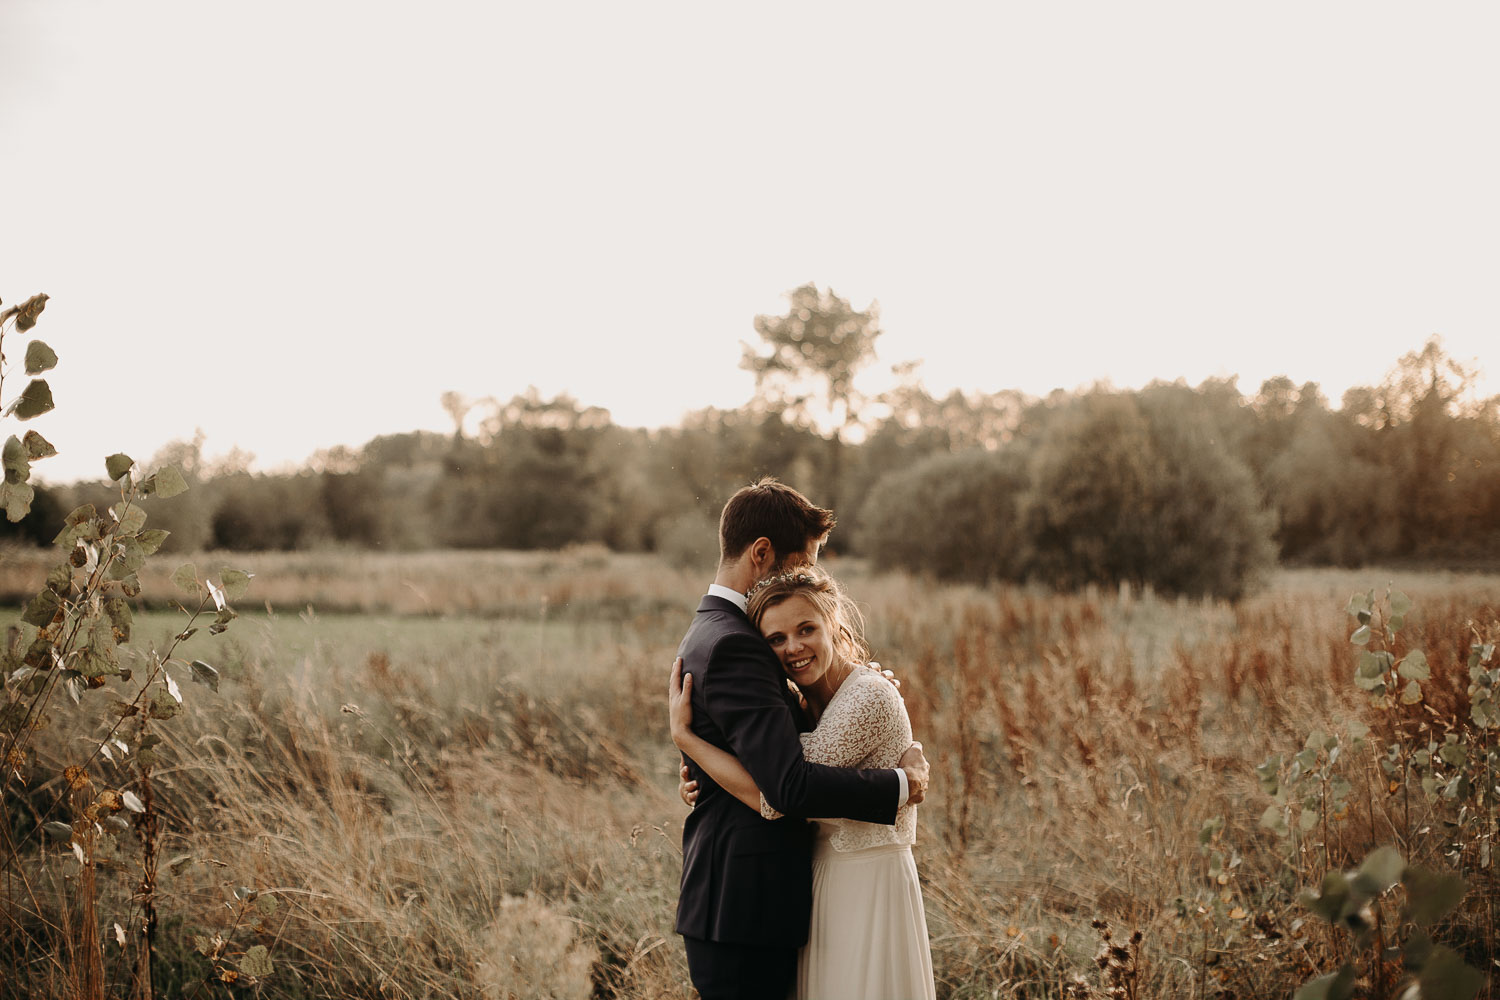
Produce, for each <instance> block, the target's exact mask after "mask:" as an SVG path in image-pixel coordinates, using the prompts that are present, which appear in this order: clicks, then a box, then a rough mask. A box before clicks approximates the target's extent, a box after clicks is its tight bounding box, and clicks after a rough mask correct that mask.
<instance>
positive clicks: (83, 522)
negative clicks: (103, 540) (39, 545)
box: [52, 503, 99, 549]
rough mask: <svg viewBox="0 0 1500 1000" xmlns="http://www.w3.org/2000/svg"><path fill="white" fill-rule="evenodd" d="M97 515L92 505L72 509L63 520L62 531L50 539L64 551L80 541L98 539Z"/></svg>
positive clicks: (87, 504)
mask: <svg viewBox="0 0 1500 1000" xmlns="http://www.w3.org/2000/svg"><path fill="white" fill-rule="evenodd" d="M98 518H99V514H98V512H97V511H95V510H94V505H93V504H91V503H86V504H84V505H83V506H81V507H74V508H73V510H72V512H71V513H69V514H68V516H67V517H66V518H64V520H63V524H64V527H63V530H61V531H59V532H58V533H57V537H56V538H54V539H52V543H53V544H54V545H60V546H62V547H63V548H65V549H71V548H72V547H73V546H74V544H75V543H77V542H78V541H79V540H80V539H82V540H83V541H93V540H94V539H96V538H98V537H99V524H98Z"/></svg>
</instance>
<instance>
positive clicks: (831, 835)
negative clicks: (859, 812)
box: [760, 666, 917, 851]
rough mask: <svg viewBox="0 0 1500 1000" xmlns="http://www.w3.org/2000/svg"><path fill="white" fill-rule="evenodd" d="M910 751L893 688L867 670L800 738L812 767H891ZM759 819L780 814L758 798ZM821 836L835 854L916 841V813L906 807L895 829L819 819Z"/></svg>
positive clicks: (850, 680) (906, 722) (842, 688)
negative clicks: (813, 765)
mask: <svg viewBox="0 0 1500 1000" xmlns="http://www.w3.org/2000/svg"><path fill="white" fill-rule="evenodd" d="M909 746H911V720H910V719H908V718H907V715H906V704H905V703H904V702H903V701H902V700H901V694H900V692H899V691H897V690H896V686H895V685H894V684H892V683H891V682H890V681H888V680H886V679H885V678H884V677H883V676H881V674H880V672H879V671H878V670H875V669H872V668H871V667H868V666H867V667H859V668H856V669H855V670H854V671H853V672H852V673H850V674H849V676H848V677H846V678H845V679H844V683H843V684H840V685H839V689H838V690H837V691H836V692H834V695H833V698H832V700H831V701H829V702H828V707H827V708H826V709H825V710H824V712H823V717H822V718H821V719H819V720H818V725H817V728H816V729H814V730H813V731H812V732H809V733H803V734H802V756H803V757H804V758H806V759H807V760H808V761H811V762H812V763H814V764H829V765H832V766H834V767H864V768H876V767H895V766H896V765H897V762H898V761H899V760H900V759H901V755H902V754H903V753H905V752H906V749H907V747H909ZM760 814H761V815H762V816H764V817H765V818H766V819H780V818H781V815H782V814H781V813H779V812H777V811H776V810H775V809H773V808H771V806H770V805H769V804H768V803H767V802H766V797H765V796H764V795H762V796H761V798H760ZM817 823H818V827H819V831H818V832H819V836H826V837H827V838H828V840H829V842H830V843H831V845H832V846H833V849H834V850H836V851H857V850H859V849H861V848H865V847H878V846H880V845H883V844H914V843H916V841H917V808H916V806H912V805H904V806H902V807H901V808H900V809H898V810H897V811H896V822H895V824H894V825H891V826H886V825H884V824H881V823H861V822H859V821H857V820H852V819H819V820H817Z"/></svg>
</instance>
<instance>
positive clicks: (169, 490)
mask: <svg viewBox="0 0 1500 1000" xmlns="http://www.w3.org/2000/svg"><path fill="white" fill-rule="evenodd" d="M155 478H156V495H157V496H159V497H161V498H162V499H163V500H169V499H171V498H172V497H175V496H177V495H178V494H180V493H186V492H187V489H188V484H187V480H186V479H184V478H182V472H181V471H180V470H178V468H177V466H175V465H164V466H162V467H161V468H160V469H157V470H156V476H155Z"/></svg>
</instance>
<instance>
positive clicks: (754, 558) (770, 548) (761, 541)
mask: <svg viewBox="0 0 1500 1000" xmlns="http://www.w3.org/2000/svg"><path fill="white" fill-rule="evenodd" d="M749 552H750V565H751V566H752V567H754V569H755V575H756V579H759V578H760V577H762V576H765V575H766V573H768V572H769V571H770V569H771V567H773V566H775V565H776V546H774V545H772V544H771V540H770V539H769V538H757V539H756V540H755V541H753V542H751V543H750V549H749Z"/></svg>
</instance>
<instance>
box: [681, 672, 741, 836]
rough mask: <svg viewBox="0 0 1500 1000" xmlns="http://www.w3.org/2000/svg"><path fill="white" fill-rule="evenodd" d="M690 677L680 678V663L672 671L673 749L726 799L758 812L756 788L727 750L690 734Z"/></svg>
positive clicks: (691, 713)
mask: <svg viewBox="0 0 1500 1000" xmlns="http://www.w3.org/2000/svg"><path fill="white" fill-rule="evenodd" d="M692 693H693V675H692V674H688V675H687V676H685V677H684V676H683V674H682V660H681V659H679V660H678V661H677V663H676V665H675V666H674V667H673V670H672V688H671V698H670V702H669V708H670V715H671V719H672V742H673V743H675V744H677V749H679V750H681V751H682V752H683V753H685V754H687V755H688V756H689V757H691V758H693V760H694V761H695V762H696V763H697V765H698V766H699V767H701V768H703V770H704V771H706V772H708V776H709V777H710V778H712V779H714V781H716V782H718V783H719V787H721V788H723V789H724V790H725V791H727V792H728V793H729V794H730V795H733V796H734V797H735V798H737V799H739V800H740V801H741V802H743V803H745V805H747V806H749V807H750V808H751V809H754V810H755V811H756V812H760V811H761V796H760V787H759V786H758V785H756V783H755V779H754V778H752V777H750V772H749V771H747V770H745V766H744V765H743V764H741V763H740V759H739V758H738V757H736V756H735V755H734V754H732V753H730V752H729V751H728V750H721V749H719V748H718V747H716V746H714V745H713V744H712V743H710V742H708V741H707V740H705V739H704V738H703V737H701V736H699V735H698V734H697V733H695V732H693V728H692V722H693V702H692Z"/></svg>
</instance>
